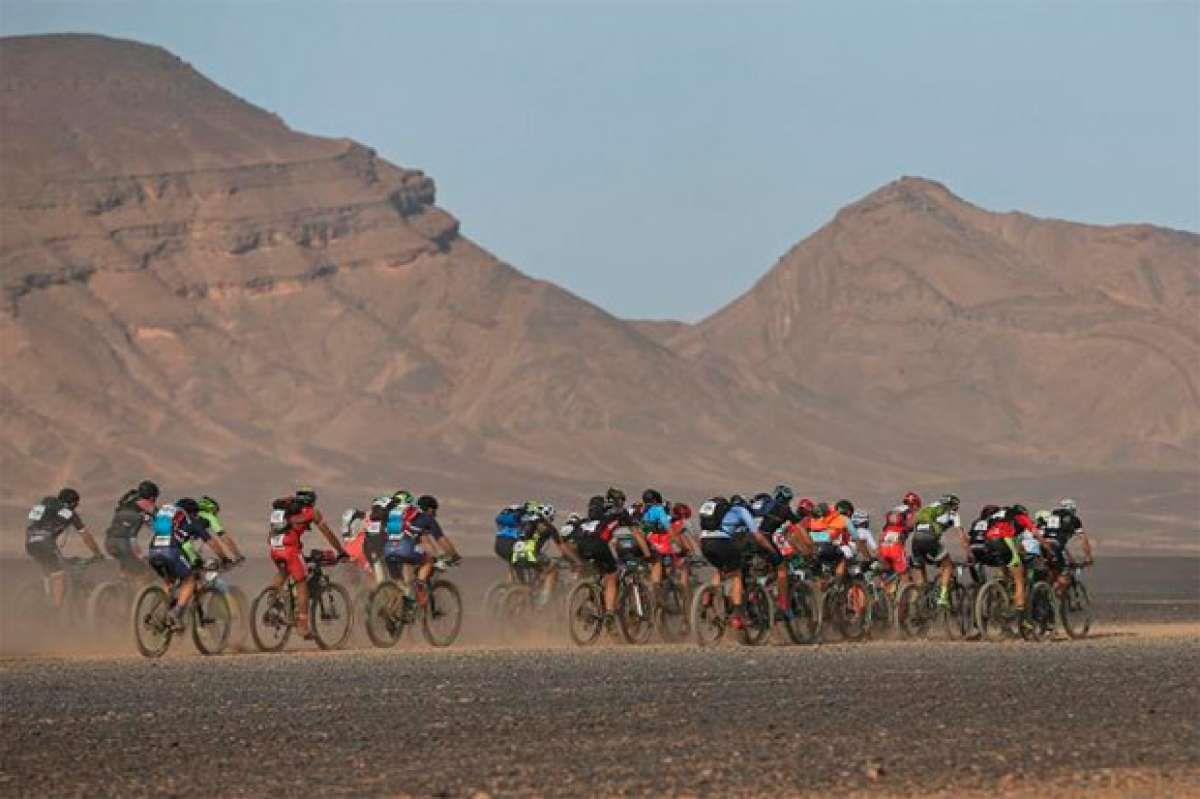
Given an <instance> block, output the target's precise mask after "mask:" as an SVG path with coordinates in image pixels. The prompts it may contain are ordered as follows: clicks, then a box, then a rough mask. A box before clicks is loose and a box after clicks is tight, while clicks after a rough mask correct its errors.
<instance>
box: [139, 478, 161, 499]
mask: <svg viewBox="0 0 1200 799" xmlns="http://www.w3.org/2000/svg"><path fill="white" fill-rule="evenodd" d="M137 495H138V499H158V485H157V484H156V483H153V482H151V481H149V480H143V481H142V482H140V483H138V487H137Z"/></svg>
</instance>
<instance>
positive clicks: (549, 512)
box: [539, 503, 555, 522]
mask: <svg viewBox="0 0 1200 799" xmlns="http://www.w3.org/2000/svg"><path fill="white" fill-rule="evenodd" d="M539 510H540V511H541V514H542V518H543V519H545V520H546V521H548V522H552V521H554V516H555V510H554V506H553V505H551V504H549V503H546V504H544V505H542V507H541V508H540V509H539Z"/></svg>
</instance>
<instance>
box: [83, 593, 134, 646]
mask: <svg viewBox="0 0 1200 799" xmlns="http://www.w3.org/2000/svg"><path fill="white" fill-rule="evenodd" d="M132 599H133V592H132V591H131V590H130V586H129V584H128V583H127V582H126V581H124V580H110V581H109V582H106V583H100V584H99V585H97V586H96V587H95V588H93V589H92V593H91V595H90V596H89V597H88V601H87V618H88V624H89V625H91V628H92V629H93V630H95V631H96V632H97V633H99V634H100V635H109V634H111V633H113V632H116V631H117V630H119V629H120V628H121V622H122V621H124V620H125V619H128V618H129V613H130V609H131V608H132V604H131V600H132Z"/></svg>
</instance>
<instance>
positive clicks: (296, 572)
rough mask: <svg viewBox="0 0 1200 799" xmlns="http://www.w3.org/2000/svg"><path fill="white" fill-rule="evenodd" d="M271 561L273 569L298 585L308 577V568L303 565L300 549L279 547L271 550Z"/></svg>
mask: <svg viewBox="0 0 1200 799" xmlns="http://www.w3.org/2000/svg"><path fill="white" fill-rule="evenodd" d="M271 560H272V561H273V562H274V563H275V568H277V569H279V571H280V572H281V573H283V574H286V575H287V576H288V577H291V578H292V579H293V580H294V581H296V582H298V583H302V582H304V580H305V579H306V578H307V577H308V567H306V566H305V565H304V554H303V550H301V549H300V547H279V548H276V549H272V550H271Z"/></svg>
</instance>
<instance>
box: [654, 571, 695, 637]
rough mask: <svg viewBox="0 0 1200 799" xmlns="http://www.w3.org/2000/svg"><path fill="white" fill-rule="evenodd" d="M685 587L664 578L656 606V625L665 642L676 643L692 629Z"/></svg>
mask: <svg viewBox="0 0 1200 799" xmlns="http://www.w3.org/2000/svg"><path fill="white" fill-rule="evenodd" d="M690 610H691V608H689V607H687V606H686V604H685V602H684V594H683V589H682V588H680V587H679V584H678V583H676V582H675V581H674V580H664V581H663V583H662V593H661V597H660V601H659V602H656V603H655V606H654V627H655V629H657V630H658V636H659V637H660V638H662V640H663V641H664V642H665V643H668V644H676V643H679V642H680V641H682V640H683V639H685V638H687V634H688V633H689V632H690V631H691V630H690V625H689V624H688V615H689V611H690Z"/></svg>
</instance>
